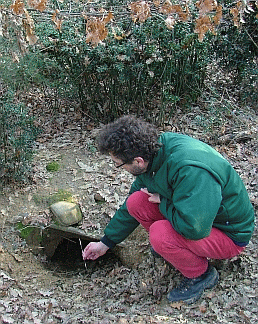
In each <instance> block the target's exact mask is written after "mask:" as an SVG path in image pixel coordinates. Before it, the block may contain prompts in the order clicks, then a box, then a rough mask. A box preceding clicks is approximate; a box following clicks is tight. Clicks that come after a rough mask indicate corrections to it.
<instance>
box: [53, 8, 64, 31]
mask: <svg viewBox="0 0 258 324" xmlns="http://www.w3.org/2000/svg"><path fill="white" fill-rule="evenodd" d="M58 14H59V10H58V9H56V10H55V12H54V13H53V16H52V21H53V23H54V24H55V25H56V29H58V30H61V27H62V23H63V19H59V18H58V17H57V15H58Z"/></svg>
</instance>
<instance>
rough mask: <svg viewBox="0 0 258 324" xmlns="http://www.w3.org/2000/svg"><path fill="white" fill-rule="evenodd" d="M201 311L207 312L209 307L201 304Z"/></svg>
mask: <svg viewBox="0 0 258 324" xmlns="http://www.w3.org/2000/svg"><path fill="white" fill-rule="evenodd" d="M199 311H200V312H201V313H206V312H207V308H206V307H205V306H204V305H199Z"/></svg>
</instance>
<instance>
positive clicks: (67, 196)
mask: <svg viewBox="0 0 258 324" xmlns="http://www.w3.org/2000/svg"><path fill="white" fill-rule="evenodd" d="M58 201H68V202H74V199H73V195H72V193H71V192H69V191H67V190H63V189H60V190H58V191H57V192H56V193H54V194H52V195H51V196H49V197H48V198H47V203H48V205H52V204H54V203H56V202H58Z"/></svg>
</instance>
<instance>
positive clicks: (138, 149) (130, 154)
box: [98, 115, 160, 163]
mask: <svg viewBox="0 0 258 324" xmlns="http://www.w3.org/2000/svg"><path fill="white" fill-rule="evenodd" d="M159 147H160V144H159V143H158V132H157V129H156V127H155V126H154V125H152V124H149V123H147V122H145V121H144V120H142V119H140V118H136V117H134V116H132V115H128V116H123V117H120V118H118V119H117V120H115V121H114V122H113V123H110V124H108V125H106V126H104V127H103V129H102V130H101V131H100V133H99V136H98V148H99V151H100V152H101V153H103V154H108V153H112V154H113V155H114V156H116V157H117V158H119V159H121V160H122V161H123V162H126V163H131V162H132V161H133V159H134V158H135V157H138V156H140V157H142V158H143V159H144V160H145V161H150V160H151V159H152V157H153V155H154V154H155V153H156V152H157V151H158V150H159Z"/></svg>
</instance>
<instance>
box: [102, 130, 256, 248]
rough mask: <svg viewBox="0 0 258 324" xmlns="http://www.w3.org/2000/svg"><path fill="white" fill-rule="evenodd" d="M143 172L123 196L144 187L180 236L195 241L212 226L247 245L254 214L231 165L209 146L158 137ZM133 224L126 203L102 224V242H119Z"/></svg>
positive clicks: (165, 135) (178, 136)
mask: <svg viewBox="0 0 258 324" xmlns="http://www.w3.org/2000/svg"><path fill="white" fill-rule="evenodd" d="M159 141H160V143H161V144H162V146H161V148H160V150H159V151H158V153H157V154H156V156H155V157H154V159H153V161H152V163H151V165H150V167H149V168H148V171H147V172H145V173H143V174H141V175H139V176H137V177H136V179H135V181H134V182H133V184H132V187H131V189H130V192H129V194H131V193H133V192H135V191H137V190H140V189H141V188H147V189H148V191H149V192H151V193H159V194H160V197H161V202H160V205H159V209H160V211H161V213H162V214H163V215H164V216H165V218H166V219H168V220H169V221H170V223H171V224H172V226H173V228H174V229H175V230H176V231H177V232H178V233H180V234H181V235H182V236H184V237H186V238H187V239H191V240H199V239H202V238H204V237H207V236H209V234H210V231H211V228H212V227H213V226H214V227H216V228H218V229H220V230H221V231H223V232H224V233H225V234H226V235H228V236H229V237H230V238H231V239H232V240H233V241H235V242H238V243H240V244H241V243H243V244H245V243H246V244H247V243H248V241H249V240H250V237H251V235H252V232H253V230H254V210H253V207H252V205H251V202H250V200H249V197H248V194H247V191H246V189H245V186H244V184H243V182H242V180H241V179H240V177H239V175H238V174H237V173H236V171H235V170H234V169H233V167H232V166H231V165H230V164H229V162H227V160H226V159H224V158H223V157H222V156H221V155H220V154H219V153H218V152H217V151H215V150H214V149H213V148H211V147H210V146H209V145H207V144H205V143H203V142H201V141H198V140H196V139H193V138H191V137H189V136H186V135H181V134H173V133H163V134H162V135H161V136H160V139H159ZM138 225H139V223H138V222H137V221H136V220H135V219H134V218H133V217H132V216H130V215H129V213H128V211H127V208H126V201H125V202H124V204H123V205H122V206H121V207H120V208H119V209H118V210H117V212H116V213H115V215H114V217H113V218H112V219H111V221H110V222H109V224H108V225H107V227H106V229H105V231H104V233H105V236H104V237H103V238H102V242H103V243H105V244H106V245H108V246H109V247H110V248H111V247H113V246H114V245H115V244H117V243H120V242H122V241H123V240H124V239H125V238H126V237H127V236H128V235H129V234H130V233H132V231H133V230H134V229H135V228H136V227H137V226H138Z"/></svg>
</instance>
